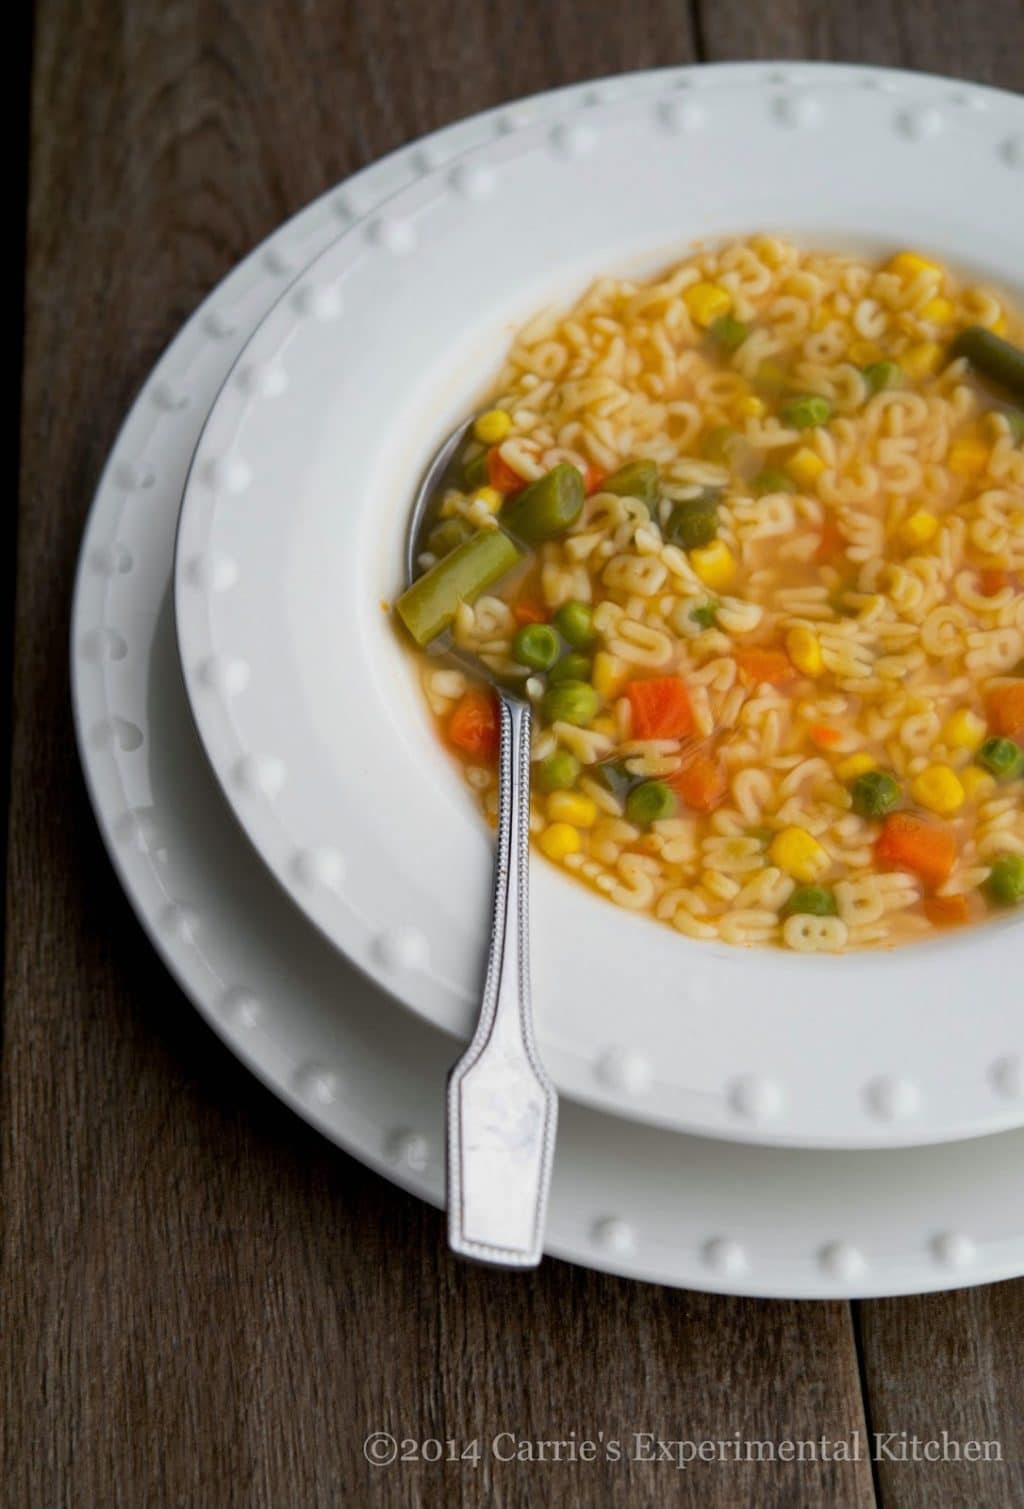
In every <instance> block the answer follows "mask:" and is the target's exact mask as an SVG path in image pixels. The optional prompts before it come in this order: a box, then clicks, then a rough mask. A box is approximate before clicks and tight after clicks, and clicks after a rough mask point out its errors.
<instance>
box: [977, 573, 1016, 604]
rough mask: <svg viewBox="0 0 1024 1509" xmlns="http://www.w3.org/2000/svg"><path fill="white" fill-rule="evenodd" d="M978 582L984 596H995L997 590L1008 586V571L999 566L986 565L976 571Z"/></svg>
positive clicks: (999, 590) (1000, 590)
mask: <svg viewBox="0 0 1024 1509" xmlns="http://www.w3.org/2000/svg"><path fill="white" fill-rule="evenodd" d="M978 584H979V586H980V587H981V590H982V594H983V595H984V596H985V597H995V595H996V593H997V592H1002V590H1003V588H1004V587H1008V586H1009V584H1010V573H1009V572H1008V571H1004V570H1003V569H1002V568H1001V567H999V566H986V567H985V569H984V570H983V571H981V572H979V573H978Z"/></svg>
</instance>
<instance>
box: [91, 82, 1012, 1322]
mask: <svg viewBox="0 0 1024 1509" xmlns="http://www.w3.org/2000/svg"><path fill="white" fill-rule="evenodd" d="M662 82H663V79H662V76H655V77H654V78H649V77H646V76H640V77H639V78H638V79H637V80H636V81H635V85H634V87H649V88H653V87H656V86H657V87H660V86H661V84H662ZM582 93H583V91H582V90H570V91H566V92H564V93H560V94H556V95H551V96H545V97H543V98H541V99H538V100H535V101H531V102H530V108H531V109H533V110H537V111H542V110H551V111H555V110H559V109H561V108H563V106H564V104H565V103H566V102H570V103H571V102H572V101H573V100H575V99H577V98H579V97H580V96H581V94H582ZM494 119H495V117H494V116H485V117H481V118H479V119H477V120H474V121H471V122H467V123H465V124H464V125H460V126H458V127H455V128H452V129H450V130H448V131H446V132H444V133H442V134H440V135H439V136H436V137H433V138H431V139H430V141H429V142H427V143H425V144H424V146H423V147H420V148H417V149H416V150H405V151H402V152H400V153H397V154H395V155H394V156H392V157H390V158H388V159H386V160H385V161H384V162H382V163H380V164H379V165H377V166H375V167H373V168H370V169H368V170H367V171H365V172H364V173H361V174H359V175H358V176H357V177H356V178H354V179H353V180H351V182H350V183H349V184H348V185H347V186H346V189H345V195H344V200H339V198H338V197H337V196H333V195H329V196H327V197H326V198H324V199H321V200H320V201H318V202H317V203H316V204H314V205H312V206H311V207H310V208H309V209H307V210H305V211H304V212H303V213H302V214H301V215H299V216H297V217H296V218H295V219H294V220H293V221H291V222H290V223H289V224H288V225H286V226H284V227H283V228H282V229H281V230H280V231H279V232H277V234H276V235H274V236H273V237H272V238H271V239H270V240H269V241H268V242H267V243H266V244H265V245H264V246H263V247H261V248H259V249H258V250H257V251H256V252H254V253H253V254H252V256H251V257H249V258H248V259H247V260H246V261H245V262H244V263H243V264H242V265H241V266H240V267H239V268H238V269H237V271H236V272H234V273H233V274H232V275H231V277H229V278H228V279H227V280H226V281H225V283H224V284H223V285H222V286H221V287H220V288H219V289H217V290H216V292H215V293H214V294H213V296H212V298H211V299H210V300H209V301H208V302H207V304H206V305H205V306H204V307H203V308H202V309H201V310H200V311H199V312H198V313H197V314H196V315H195V316H194V317H193V318H192V319H191V320H190V321H189V322H188V324H187V325H186V326H185V328H184V330H183V331H182V333H181V335H180V336H179V337H178V338H177V340H175V342H174V343H173V345H172V346H171V347H170V348H169V350H168V351H167V353H166V354H165V356H164V357H163V358H162V360H161V361H160V363H159V364H158V366H157V367H156V369H155V371H154V372H153V373H152V375H151V377H150V378H149V380H148V381H147V383H146V384H145V386H144V388H143V390H142V392H141V393H140V395H139V397H138V399H137V401H136V403H135V405H134V407H133V409H132V411H131V413H130V415H129V417H128V419H127V421H126V423H125V425H124V428H123V430H122V432H121V434H120V436H119V438H118V440H117V443H116V446H115V448H114V451H113V453H112V455H111V457H110V461H109V463H108V466H107V468H106V471H105V473H104V476H103V478H102V481H101V483H100V487H99V490H98V492H97V496H96V501H95V504H94V507H93V511H92V514H91V517H90V520H89V524H88V528H87V531H86V535H85V539H84V542H83V546H82V554H81V562H80V567H79V576H78V584H77V590H76V597H75V605H74V613H73V624H72V666H73V677H74V697H75V712H76V721H77V727H78V733H79V743H80V749H81V755H82V761H83V765H84V767H85V772H86V777H87V780H88V783H89V789H90V792H91V795H92V799H93V803H94V806H95V809H96V814H97V819H98V821H99V824H100V827H101V830H102V833H103V836H104V839H105V841H106V843H107V846H108V848H109V850H110V854H111V858H112V860H113V862H114V864H115V866H116V867H117V870H118V872H119V874H120V876H121V879H122V882H123V884H124V886H125V889H126V891H127V892H128V895H129V897H130V899H131V902H132V904H133V906H134V907H135V910H136V912H137V913H138V916H139V918H140V920H141V922H142V923H143V925H144V926H145V927H146V929H147V930H148V932H149V934H150V936H151V937H152V939H153V942H154V945H155V947H156V948H157V949H158V950H159V952H160V954H161V956H162V957H163V959H164V961H165V962H166V964H167V965H168V967H169V968H170V969H171V970H172V971H173V973H174V974H175V976H176V978H177V979H178V980H179V982H180V983H181V985H182V987H183V988H184V989H185V990H186V991H187V992H188V994H189V995H190V996H191V998H192V1000H193V1002H194V1003H195V1004H196V1006H197V1007H198V1009H199V1010H200V1011H201V1012H202V1013H203V1015H204V1016H205V1018H206V1019H207V1021H208V1022H209V1024H210V1025H211V1027H212V1028H213V1029H214V1031H216V1032H217V1033H218V1035H219V1036H220V1037H221V1038H222V1039H223V1040H224V1041H225V1042H226V1043H227V1044H228V1045H229V1046H230V1047H231V1048H232V1049H233V1051H234V1052H235V1053H236V1054H237V1055H238V1056H239V1058H241V1059H242V1060H243V1062H245V1063H246V1064H248V1065H249V1067H250V1068H251V1069H252V1070H253V1071H254V1072H255V1073H256V1074H258V1075H259V1076H260V1078H261V1079H262V1080H263V1081H264V1082H265V1083H266V1084H267V1085H268V1086H269V1087H270V1088H271V1089H272V1090H274V1092H275V1093H276V1094H277V1095H279V1096H280V1097H281V1098H282V1099H283V1100H284V1101H286V1102H287V1103H288V1104H289V1105H291V1106H292V1107H293V1108H294V1109H295V1110H296V1111H297V1112H298V1114H300V1115H301V1116H303V1117H304V1118H305V1119H306V1120H307V1121H309V1122H310V1123H312V1124H313V1125H315V1126H317V1127H318V1128H319V1129H320V1130H321V1131H323V1132H324V1133H325V1135H327V1136H328V1137H330V1138H331V1139H332V1140H333V1141H335V1142H336V1143H337V1144H338V1145H339V1146H341V1147H343V1148H345V1149H347V1151H349V1152H350V1153H352V1154H353V1155H354V1156H355V1157H357V1158H359V1159H360V1160H361V1161H362V1162H364V1163H366V1164H368V1165H369V1166H371V1167H373V1168H375V1169H377V1170H378V1171H380V1172H381V1173H383V1174H384V1175H385V1176H386V1177H388V1178H389V1179H391V1180H393V1181H394V1182H395V1183H397V1184H400V1185H402V1186H403V1187H404V1188H406V1189H408V1190H411V1191H412V1192H413V1193H415V1194H417V1195H419V1196H421V1197H422V1198H424V1199H427V1200H430V1201H431V1202H433V1203H435V1204H438V1203H440V1201H441V1197H442V1182H443V1171H442V1164H443V1151H442V1149H443V1141H442V1137H443V1129H442V1094H441V1086H442V1081H443V1077H444V1073H445V1071H446V1068H447V1066H448V1063H449V1061H450V1059H451V1057H452V1051H453V1049H452V1044H451V1041H450V1040H449V1039H446V1038H445V1037H444V1036H443V1035H442V1034H441V1033H439V1032H438V1031H436V1030H435V1029H433V1028H431V1027H429V1026H427V1025H425V1024H423V1023H420V1022H417V1021H415V1020H414V1019H413V1018H411V1017H409V1016H408V1015H407V1014H405V1013H401V1012H399V1011H397V1010H396V1009H395V1007H394V1006H393V1005H392V1004H391V1003H390V1002H389V1001H388V1000H387V999H386V997H384V996H382V995H380V994H379V993H378V992H377V991H375V990H374V989H373V988H372V987H371V986H370V985H368V984H367V983H366V982H365V981H364V980H363V979H361V977H360V976H358V975H357V974H355V973H354V971H353V970H351V969H350V968H349V967H348V966H347V965H346V964H345V963H344V962H343V961H342V960H341V959H339V957H338V956H337V954H336V953H335V951H334V950H333V949H332V948H330V947H329V946H328V945H327V944H326V943H324V942H323V941H322V940H321V939H320V938H319V937H318V936H317V934H316V933H315V931H314V930H313V929H312V928H311V927H310V926H309V925H308V924H307V923H305V922H304V921H303V920H302V918H301V917H300V916H299V915H298V913H297V912H296V911H295V909H294V908H292V907H291V906H290V905H289V904H288V903H287V902H286V901H285V900H284V899H283V898H282V896H281V894H280V892H279V890H278V888H277V887H276V886H275V885H274V884H273V883H272V882H271V881H270V880H269V878H268V877H267V876H266V874H265V873H264V871H263V870H262V868H261V867H260V866H259V865H254V864H253V862H252V855H251V851H250V850H249V848H248V845H247V844H246V842H245V841H244V839H243V837H242V835H241V834H240V833H239V831H238V829H237V827H236V825H235V824H234V823H233V822H232V821H231V819H230V817H229V815H228V813H227V812H226V811H225V809H224V806H223V803H222V801H221V799H220V795H219V792H218V791H217V789H216V786H215V784H214V781H213V779H212V777H211V775H210V773H209V769H208V767H207V765H206V762H205V760H204V759H203V756H202V751H201V749H200V746H199V742H198V740H197V738H196V736H195V733H194V732H193V730H192V727H191V725H190V723H189V719H188V713H187V707H186V703H185V696H184V691H183V688H182V685H181V681H180V677H179V674H178V669H177V664H176V654H175V647H174V642H173V629H172V623H171V564H172V552H173V537H174V529H175V523H176V517H177V509H178V503H179V499H180V494H181V488H182V485H183V483H184V478H185V472H186V469H187V466H188V463H189V459H190V457H191V453H192V450H193V447H194V445H195V442H196V439H197V436H198V433H199V429H200V426H201V424H202V422H203V419H204V418H205V415H206V411H207V408H208V406H209V404H210V402H211V401H212V398H213V396H214V394H215V392H216V390H217V387H218V386H219V384H220V383H221V382H222V380H223V378H224V375H225V373H226V372H227V370H228V368H229V367H230V365H231V362H232V361H233V359H234V357H235V355H236V353H237V351H238V349H239V347H240V345H241V344H242V342H243V341H244V339H245V338H246V336H247V334H248V333H249V332H250V331H251V329H252V327H253V325H254V324H255V323H256V321H257V320H258V319H259V318H261V317H262V315H263V314H264V313H265V311H266V309H267V308H268V307H269V305H270V304H271V303H272V302H273V300H274V299H275V298H276V297H277V295H278V293H279V291H280V289H281V286H282V283H283V281H284V280H285V279H286V278H287V277H288V276H289V272H290V270H294V268H295V267H296V265H297V264H298V263H299V262H301V259H302V258H304V257H308V256H312V255H313V254H314V253H315V252H316V251H318V250H319V249H320V247H321V246H322V245H323V244H324V243H325V242H326V241H328V240H329V239H330V238H331V237H332V236H333V235H334V234H335V233H336V229H337V219H336V210H337V207H338V205H339V203H344V204H345V205H346V206H347V205H349V204H354V205H356V206H358V207H361V208H367V209H368V208H370V207H371V206H372V204H373V203H374V202H375V201H376V199H378V198H379V197H381V196H383V195H385V194H386V193H388V192H389V191H390V190H391V189H393V188H394V186H395V185H396V184H398V183H401V182H402V181H404V180H405V179H407V178H409V177H411V176H412V174H413V173H414V172H415V171H416V170H417V165H418V162H419V161H420V159H419V156H418V154H419V152H421V151H424V150H429V151H430V153H431V154H432V155H433V156H440V155H442V154H443V153H444V152H445V151H453V152H454V151H458V150H460V149H461V148H462V147H464V146H465V145H466V144H467V143H468V142H470V141H472V140H473V139H474V138H475V137H476V136H477V135H479V134H486V133H489V132H490V131H491V129H492V128H493V123H494ZM1022 1169H1024V1133H1006V1134H1004V1135H1002V1136H1000V1137H994V1138H989V1139H985V1140H978V1141H974V1142H967V1143H961V1144H959V1145H957V1146H955V1147H951V1148H942V1147H933V1148H927V1149H920V1150H912V1151H903V1152H874V1153H820V1152H803V1151H801V1152H790V1151H782V1150H777V1149H764V1148H746V1147H743V1146H741V1145H738V1144H727V1143H716V1142H712V1141H708V1140H706V1139H703V1138H690V1137H681V1136H677V1135H674V1134H670V1133H667V1132H661V1131H656V1130H652V1129H649V1128H645V1127H641V1126H638V1125H636V1124H630V1123H628V1122H622V1121H617V1120H612V1119H611V1118H608V1117H605V1116H601V1115H597V1114H595V1113H594V1112H591V1111H586V1110H583V1109H581V1108H580V1107H578V1106H576V1105H573V1104H571V1103H570V1104H566V1105H564V1106H563V1113H562V1118H561V1126H560V1141H559V1149H558V1156H557V1159H556V1167H555V1177H554V1188H553V1193H552V1202H551V1219H550V1228H549V1250H550V1251H551V1252H552V1253H555V1254H558V1255H560V1256H562V1257H564V1258H567V1259H570V1260H572V1261H575V1262H579V1263H582V1264H584V1265H587V1266H590V1267H595V1268H603V1269H606V1270H608V1271H612V1272H617V1273H622V1274H625V1275H629V1276H632V1277H636V1278H643V1279H650V1280H656V1281H659V1282H663V1283H670V1284H677V1285H684V1286H686V1287H688V1288H699V1289H710V1290H715V1291H720V1292H723V1293H741V1294H758V1295H772V1294H774V1295H793V1296H797V1297H812V1296H828V1297H833V1298H834V1297H837V1296H843V1295H854V1294H856V1295H867V1294H895V1293H906V1292H915V1291H920V1290H926V1289H938V1288H946V1287H949V1286H950V1285H957V1284H971V1283H981V1282H986V1281H989V1280H993V1279H999V1278H1007V1277H1010V1276H1013V1275H1015V1274H1018V1273H1020V1272H1022V1271H1024V1199H1022V1194H1024V1188H1022V1185H1024V1173H1022ZM908 1191H913V1199H908V1198H907V1192H908Z"/></svg>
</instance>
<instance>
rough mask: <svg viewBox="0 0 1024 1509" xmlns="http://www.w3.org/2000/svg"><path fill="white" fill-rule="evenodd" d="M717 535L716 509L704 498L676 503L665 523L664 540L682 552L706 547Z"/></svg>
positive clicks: (688, 499)
mask: <svg viewBox="0 0 1024 1509" xmlns="http://www.w3.org/2000/svg"><path fill="white" fill-rule="evenodd" d="M717 534H718V509H717V507H716V506H715V504H714V503H709V502H707V501H706V500H705V499H704V498H687V499H686V501H685V502H683V503H677V504H676V505H675V507H674V508H673V510H672V512H671V513H670V514H669V516H668V519H667V520H666V522H665V538H666V540H668V542H669V544H670V545H678V546H680V547H681V549H683V550H692V549H693V548H694V546H696V545H707V544H709V543H710V541H711V540H713V539H714V538H715V536H716V535H717Z"/></svg>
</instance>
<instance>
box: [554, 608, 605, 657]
mask: <svg viewBox="0 0 1024 1509" xmlns="http://www.w3.org/2000/svg"><path fill="white" fill-rule="evenodd" d="M552 622H553V623H554V626H555V628H556V629H557V630H558V632H559V634H561V636H562V638H563V639H564V640H565V642H566V644H567V645H569V646H571V648H572V649H574V650H587V649H589V648H590V646H591V645H592V644H593V643H594V639H595V637H596V636H595V634H594V610H593V608H592V607H591V606H590V604H589V603H581V602H578V601H577V600H576V599H575V598H574V599H573V600H572V601H571V602H567V603H563V604H562V606H561V607H560V608H559V610H558V612H557V613H556V614H555V616H554V618H553V619H552Z"/></svg>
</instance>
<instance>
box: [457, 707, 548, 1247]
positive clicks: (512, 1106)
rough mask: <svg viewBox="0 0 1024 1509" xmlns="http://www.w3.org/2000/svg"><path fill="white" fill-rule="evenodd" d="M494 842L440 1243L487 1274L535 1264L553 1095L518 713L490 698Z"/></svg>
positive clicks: (523, 710)
mask: <svg viewBox="0 0 1024 1509" xmlns="http://www.w3.org/2000/svg"><path fill="white" fill-rule="evenodd" d="M498 786H499V797H500V801H499V817H498V842H497V850H496V853H495V861H494V916H493V920H492V924H491V945H490V952H489V955H488V959H487V978H486V981H485V983H484V993H483V1001H482V1002H481V1006H480V1017H479V1020H478V1022H477V1027H476V1031H475V1033H474V1034H473V1040H472V1042H471V1043H470V1045H469V1047H468V1048H467V1050H466V1052H465V1053H464V1054H463V1056H462V1058H460V1059H459V1061H458V1063H457V1064H456V1065H455V1067H454V1069H453V1070H452V1072H451V1074H450V1076H449V1079H448V1243H449V1246H450V1247H451V1249H452V1251H453V1252H456V1253H459V1254H460V1255H461V1256H463V1257H469V1258H475V1259H476V1260H477V1261H478V1262H482V1263H493V1264H495V1265H497V1266H499V1267H509V1268H529V1267H533V1266H534V1265H536V1264H537V1263H539V1262H540V1257H541V1248H542V1245H543V1238H544V1212H545V1207H546V1205H547V1198H548V1186H549V1185H550V1182H551V1162H552V1155H553V1153H554V1147H555V1125H556V1122H557V1117H558V1097H557V1095H556V1093H555V1088H554V1085H553V1084H552V1083H551V1081H550V1080H549V1079H548V1076H547V1075H546V1073H545V1072H544V1068H543V1065H542V1064H541V1062H540V1059H539V1057H538V1055H537V1048H536V1045H535V1043H534V1037H533V1014H532V1010H531V1007H530V957H529V917H528V910H527V899H528V889H529V866H530V709H529V706H528V705H527V704H526V703H525V702H520V701H519V700H517V699H515V698H512V697H504V696H503V697H502V698H501V755H500V765H499V772H498Z"/></svg>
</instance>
